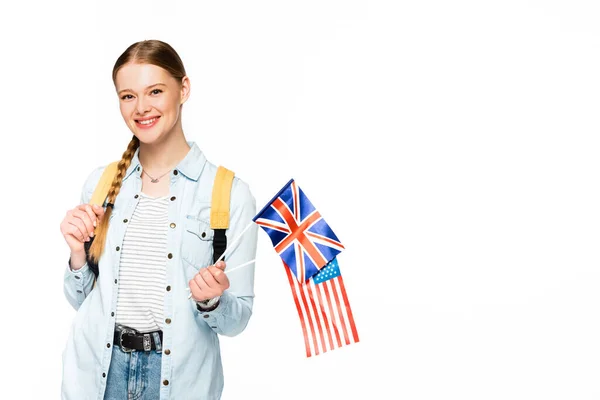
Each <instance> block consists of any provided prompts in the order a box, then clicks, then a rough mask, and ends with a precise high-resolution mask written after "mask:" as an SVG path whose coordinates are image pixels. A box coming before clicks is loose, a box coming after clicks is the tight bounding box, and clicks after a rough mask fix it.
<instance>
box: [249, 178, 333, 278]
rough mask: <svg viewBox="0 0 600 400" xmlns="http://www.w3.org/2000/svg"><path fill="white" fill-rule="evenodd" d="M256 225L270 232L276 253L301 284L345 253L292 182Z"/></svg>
mask: <svg viewBox="0 0 600 400" xmlns="http://www.w3.org/2000/svg"><path fill="white" fill-rule="evenodd" d="M253 221H254V222H255V223H256V224H257V225H259V226H260V227H261V228H263V229H264V230H265V232H267V234H268V235H269V237H270V238H271V241H272V242H273V247H274V248H275V251H277V253H278V254H279V256H280V257H281V258H282V260H283V262H284V263H285V264H286V265H287V266H288V267H289V268H290V270H291V271H292V272H293V273H294V275H295V276H296V279H298V282H306V280H308V279H309V278H310V277H311V276H313V275H315V274H316V273H317V272H319V270H320V269H321V268H323V267H324V266H325V265H327V263H329V262H330V261H331V260H332V259H333V258H335V256H337V255H338V254H339V253H340V252H341V251H342V250H343V249H344V246H343V245H342V243H340V241H339V239H338V238H337V236H336V235H335V233H333V230H332V229H331V228H330V227H329V225H328V224H327V222H325V220H324V219H323V217H322V216H321V214H320V213H319V211H317V209H316V208H315V206H313V204H312V203H311V202H310V200H308V197H306V195H305V194H304V192H303V191H302V190H301V189H300V187H299V186H298V185H297V184H296V182H295V181H294V180H293V179H290V181H289V182H288V183H286V184H285V186H284V187H283V188H282V189H281V190H280V191H279V193H277V194H276V195H275V197H273V199H271V201H269V202H268V203H267V205H265V206H264V207H263V209H262V210H260V212H259V213H258V214H256V216H255V217H254V218H253Z"/></svg>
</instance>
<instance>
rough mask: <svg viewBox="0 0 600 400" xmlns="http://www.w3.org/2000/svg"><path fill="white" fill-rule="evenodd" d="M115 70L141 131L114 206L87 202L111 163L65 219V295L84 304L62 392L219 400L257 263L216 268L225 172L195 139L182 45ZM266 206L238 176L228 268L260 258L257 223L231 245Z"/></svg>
mask: <svg viewBox="0 0 600 400" xmlns="http://www.w3.org/2000/svg"><path fill="white" fill-rule="evenodd" d="M112 76H113V82H114V85H115V88H116V92H117V94H118V97H119V104H120V109H121V114H122V116H123V119H124V120H125V123H126V124H127V126H128V127H129V129H130V130H131V131H132V132H133V138H132V139H131V141H130V142H129V145H128V147H127V150H125V152H124V153H123V156H122V159H121V160H120V162H119V164H118V167H117V170H118V171H117V174H116V177H115V179H114V181H113V182H112V185H111V187H110V190H109V192H108V196H107V198H106V201H105V203H104V204H103V206H102V207H100V206H93V207H92V206H91V205H90V204H88V203H89V201H90V198H91V195H92V193H93V191H94V189H95V187H96V184H97V183H98V181H99V179H100V176H101V175H102V172H103V171H104V169H105V167H106V166H101V167H98V168H95V169H94V170H93V171H92V172H91V173H90V174H89V176H88V178H87V179H86V181H85V183H84V185H83V190H82V193H81V204H80V205H78V206H77V207H75V208H73V209H72V210H69V211H68V212H67V215H66V217H65V218H64V220H63V221H62V223H61V232H62V234H63V235H64V238H65V240H66V242H67V244H68V245H69V248H70V250H71V257H70V259H69V265H68V266H67V267H66V270H65V273H64V293H65V296H66V298H67V300H68V301H69V303H70V304H71V305H72V306H73V307H74V308H75V309H76V310H77V314H76V316H75V318H74V321H73V325H72V329H71V330H70V332H69V337H68V340H67V345H66V347H65V349H64V351H63V381H62V398H63V399H68V400H82V399H102V398H104V399H119V400H121V399H127V398H136V399H204V400H211V399H219V398H220V397H221V393H222V390H223V372H222V365H221V357H220V350H219V338H218V334H221V335H226V336H235V335H237V334H239V333H240V332H242V331H243V330H244V328H245V327H246V325H247V323H248V320H249V318H250V315H251V313H252V304H253V298H254V265H253V264H251V265H249V266H247V267H244V268H241V269H239V270H237V271H235V272H234V273H232V274H231V276H228V275H227V274H225V273H224V270H225V263H224V262H223V261H219V262H218V263H217V264H216V265H211V264H213V247H212V245H213V243H212V241H213V238H214V233H213V232H214V231H213V230H211V228H210V225H209V221H210V205H211V193H212V186H213V181H214V179H215V174H216V171H217V167H216V166H215V165H213V164H212V163H210V162H208V161H207V159H206V157H205V156H204V154H203V153H202V151H201V150H200V149H199V148H198V146H197V144H196V143H195V142H192V141H187V140H186V139H185V136H184V133H183V129H182V126H181V112H182V106H183V103H185V101H186V100H187V98H188V97H189V95H190V80H189V78H188V77H187V76H186V72H185V69H184V67H183V63H182V62H181V59H180V58H179V56H178V54H177V53H176V52H175V50H174V49H173V48H172V47H171V46H169V45H168V44H166V43H164V42H161V41H157V40H147V41H142V42H138V43H135V44H133V45H131V46H130V47H129V48H127V49H126V50H125V52H124V53H123V54H122V55H121V56H120V57H119V58H118V60H117V62H116V64H115V66H114V69H113V75H112ZM255 213H256V204H255V200H254V197H253V196H252V194H251V192H250V190H249V188H248V185H247V184H246V183H245V182H243V181H242V180H240V179H239V178H237V177H234V180H233V183H232V186H231V201H230V224H229V229H227V232H226V233H227V237H228V239H229V242H230V243H231V244H232V249H228V250H227V253H226V254H227V257H226V259H227V264H229V265H231V266H236V265H238V264H242V263H245V262H247V261H250V260H253V259H254V257H255V254H256V240H257V236H256V235H257V232H256V226H255V225H254V224H252V226H251V229H249V230H248V231H247V232H245V233H244V234H243V236H241V239H240V240H239V241H238V242H236V243H235V244H234V243H232V241H233V239H235V238H236V237H237V235H238V234H240V233H241V232H242V231H243V230H244V228H245V227H246V226H248V224H249V223H251V221H252V217H254V215H255ZM95 280H96V283H95V285H94V281H95ZM188 289H189V290H188ZM189 293H191V298H190V297H189Z"/></svg>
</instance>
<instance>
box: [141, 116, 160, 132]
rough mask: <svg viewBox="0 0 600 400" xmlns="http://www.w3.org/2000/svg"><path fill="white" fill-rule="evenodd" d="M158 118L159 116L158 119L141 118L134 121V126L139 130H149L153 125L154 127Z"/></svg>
mask: <svg viewBox="0 0 600 400" xmlns="http://www.w3.org/2000/svg"><path fill="white" fill-rule="evenodd" d="M159 118H160V116H158V117H150V118H143V119H136V120H135V125H136V126H137V127H138V128H140V129H149V128H152V127H153V126H154V125H156V123H157V122H158V119H159Z"/></svg>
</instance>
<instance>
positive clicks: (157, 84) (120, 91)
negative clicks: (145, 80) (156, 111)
mask: <svg viewBox="0 0 600 400" xmlns="http://www.w3.org/2000/svg"><path fill="white" fill-rule="evenodd" d="M160 85H162V86H167V85H165V84H164V83H155V84H154V85H150V86H147V87H146V90H148V89H150V88H153V87H154V86H160ZM122 92H133V90H131V89H121V90H119V92H118V94H121V93H122Z"/></svg>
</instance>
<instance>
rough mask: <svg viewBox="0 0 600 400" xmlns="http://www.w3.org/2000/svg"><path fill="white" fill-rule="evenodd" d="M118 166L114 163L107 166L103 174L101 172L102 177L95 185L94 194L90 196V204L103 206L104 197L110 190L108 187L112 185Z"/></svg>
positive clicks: (116, 162)
mask: <svg viewBox="0 0 600 400" xmlns="http://www.w3.org/2000/svg"><path fill="white" fill-rule="evenodd" d="M118 164H119V162H118V161H115V162H112V163H110V164H108V165H107V166H106V168H104V172H102V176H101V177H100V180H99V181H98V183H97V184H96V189H94V193H93V194H92V198H91V200H90V204H97V205H99V206H100V207H102V206H103V205H104V201H105V200H106V196H108V191H109V190H110V185H112V182H113V179H114V178H115V175H116V174H117V165H118Z"/></svg>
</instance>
